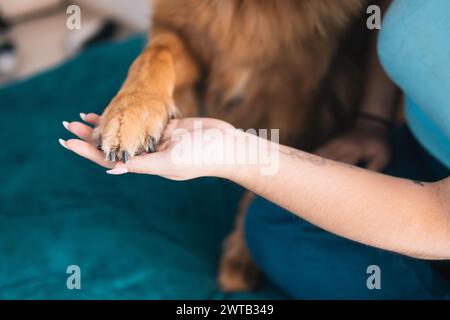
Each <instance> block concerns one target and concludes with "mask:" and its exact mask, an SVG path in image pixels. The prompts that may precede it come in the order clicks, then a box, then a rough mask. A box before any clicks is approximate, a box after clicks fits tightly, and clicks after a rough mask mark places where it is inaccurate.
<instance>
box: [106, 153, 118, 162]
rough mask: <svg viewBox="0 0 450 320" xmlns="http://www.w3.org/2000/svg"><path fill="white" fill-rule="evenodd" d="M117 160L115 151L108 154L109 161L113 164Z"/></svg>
mask: <svg viewBox="0 0 450 320" xmlns="http://www.w3.org/2000/svg"><path fill="white" fill-rule="evenodd" d="M116 158H117V154H116V151H115V150H111V151H110V152H109V153H108V160H109V161H112V162H116Z"/></svg>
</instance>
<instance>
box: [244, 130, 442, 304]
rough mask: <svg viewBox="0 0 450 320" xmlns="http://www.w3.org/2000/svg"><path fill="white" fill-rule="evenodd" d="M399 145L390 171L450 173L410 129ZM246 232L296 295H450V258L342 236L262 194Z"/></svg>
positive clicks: (270, 270) (266, 268) (400, 133)
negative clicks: (375, 269)
mask: <svg viewBox="0 0 450 320" xmlns="http://www.w3.org/2000/svg"><path fill="white" fill-rule="evenodd" d="M393 144H394V155H393V160H392V162H391V164H390V165H389V168H388V169H387V170H386V173H388V174H391V175H397V176H402V177H408V178H411V179H419V180H425V181H427V180H428V181H432V180H436V179H439V178H442V177H445V176H447V175H448V170H446V169H444V168H443V167H440V165H439V163H437V162H436V161H435V160H433V159H430V158H429V157H428V155H427V154H426V153H425V152H424V151H423V150H422V149H421V148H420V146H419V145H418V144H417V143H416V142H415V140H414V138H413V137H412V136H411V135H410V133H409V131H408V130H407V129H406V128H401V129H397V130H396V131H395V133H394V134H393ZM301 196H302V195H301V194H299V197H301ZM380 232H382V230H380ZM245 236H246V241H247V244H248V246H249V248H250V251H251V253H252V256H253V258H254V260H255V261H256V262H257V264H258V265H259V266H260V268H261V269H262V270H263V272H264V273H265V274H266V275H267V277H269V278H270V279H271V280H272V281H273V282H274V283H275V284H276V285H277V286H279V287H280V288H281V289H282V290H283V291H285V292H286V293H287V294H288V295H290V296H292V297H293V298H295V299H444V298H450V282H449V280H448V279H447V278H446V274H445V269H447V268H448V264H447V262H437V263H432V262H428V261H423V260H417V259H412V258H408V257H405V256H401V255H398V254H395V253H391V252H388V251H385V250H380V249H376V248H372V247H368V246H365V245H362V244H359V243H356V242H354V241H351V240H347V239H344V238H341V237H339V236H336V235H334V234H331V233H329V232H326V231H324V230H321V229H320V228H318V227H316V226H314V225H312V224H310V223H308V222H306V221H304V220H302V219H300V218H298V217H297V216H294V215H293V214H291V213H289V212H287V211H285V210H283V209H282V208H280V207H278V206H276V205H274V204H273V203H271V202H269V201H267V200H265V199H263V198H260V197H259V198H257V199H255V201H254V202H253V204H252V205H251V207H250V209H249V212H248V214H247V217H246V221H245ZM371 265H377V266H379V267H380V269H381V278H380V279H381V289H380V290H377V289H373V290H369V289H368V287H367V279H368V277H369V276H370V274H368V273H367V267H368V266H371Z"/></svg>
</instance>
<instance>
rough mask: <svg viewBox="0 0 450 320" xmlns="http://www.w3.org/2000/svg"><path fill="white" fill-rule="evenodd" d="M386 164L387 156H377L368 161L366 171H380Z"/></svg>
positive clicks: (387, 161)
mask: <svg viewBox="0 0 450 320" xmlns="http://www.w3.org/2000/svg"><path fill="white" fill-rule="evenodd" d="M368 160H369V159H368ZM388 163H389V157H388V156H386V155H377V156H375V157H373V158H371V159H370V160H369V161H368V164H367V169H369V170H372V171H381V170H383V169H384V168H385V167H386V166H387V164H388Z"/></svg>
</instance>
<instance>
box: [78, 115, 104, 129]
mask: <svg viewBox="0 0 450 320" xmlns="http://www.w3.org/2000/svg"><path fill="white" fill-rule="evenodd" d="M80 118H81V120H83V121H84V122H87V123H89V124H92V125H93V126H96V125H98V123H99V121H100V116H99V115H98V114H96V113H92V112H91V113H88V114H85V113H80Z"/></svg>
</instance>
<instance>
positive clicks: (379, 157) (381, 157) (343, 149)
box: [316, 119, 391, 171]
mask: <svg viewBox="0 0 450 320" xmlns="http://www.w3.org/2000/svg"><path fill="white" fill-rule="evenodd" d="M388 135H389V132H388V129H387V127H386V126H385V125H383V124H378V123H374V122H371V121H364V120H363V119H361V120H360V121H359V122H358V123H357V124H356V126H355V127H354V128H353V129H351V130H350V131H348V132H347V133H345V134H343V135H342V136H340V137H338V138H336V139H333V140H331V141H330V142H328V143H327V144H325V145H324V146H322V147H321V148H319V149H318V150H317V151H316V154H317V155H319V156H321V157H324V158H328V159H332V160H336V161H341V162H346V163H349V164H357V163H359V162H365V163H366V167H367V169H369V170H374V171H381V170H382V169H383V168H384V167H385V166H386V165H387V164H388V162H389V160H390V158H391V151H390V145H389V136H388Z"/></svg>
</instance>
